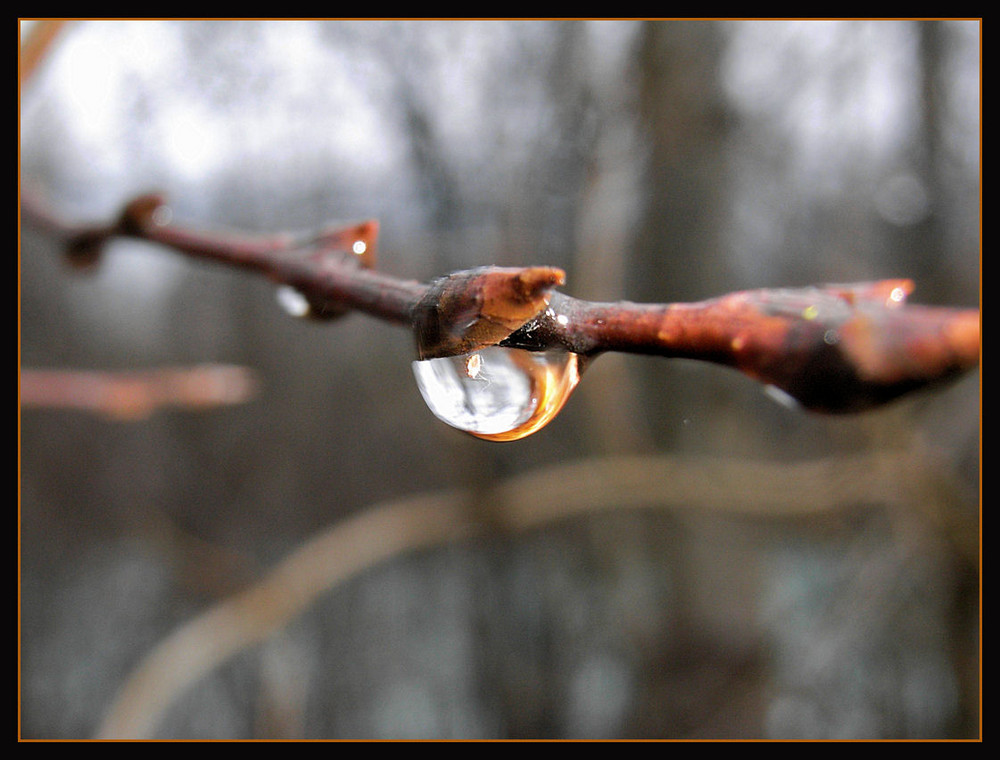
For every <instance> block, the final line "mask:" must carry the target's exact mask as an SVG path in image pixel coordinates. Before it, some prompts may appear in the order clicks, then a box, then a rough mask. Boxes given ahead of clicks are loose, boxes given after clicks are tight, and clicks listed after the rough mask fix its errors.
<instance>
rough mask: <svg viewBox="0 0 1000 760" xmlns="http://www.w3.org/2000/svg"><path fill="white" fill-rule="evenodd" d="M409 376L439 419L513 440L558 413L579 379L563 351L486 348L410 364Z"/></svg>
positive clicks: (576, 363) (473, 431)
mask: <svg viewBox="0 0 1000 760" xmlns="http://www.w3.org/2000/svg"><path fill="white" fill-rule="evenodd" d="M413 374H414V375H415V376H416V378H417V386H418V387H419V388H420V393H421V394H422V395H423V397H424V401H426V402H427V406H429V407H430V410H431V411H432V412H433V413H434V415H435V416H436V417H437V418H438V419H440V420H442V421H444V422H447V423H448V424H449V425H451V426H452V427H455V428H458V429H459V430H464V431H465V432H467V433H471V434H472V435H474V436H477V437H479V438H485V439H487V440H491V441H514V440H517V439H518V438H524V437H525V436H528V435H531V434H532V433H534V432H535V431H536V430H540V429H541V428H543V427H544V426H545V425H547V424H548V423H549V421H550V420H551V419H552V418H553V417H555V416H556V414H558V413H559V410H560V409H562V407H563V404H565V403H566V399H568V398H569V396H570V394H571V393H572V392H573V389H574V388H575V387H576V384H577V383H578V382H579V381H580V363H579V357H578V356H577V355H576V354H573V353H569V352H567V351H524V350H521V349H517V348H501V347H500V346H489V347H486V348H481V349H479V350H477V351H473V352H472V353H468V354H462V355H460V356H448V357H444V358H440V359H427V360H425V361H416V362H413Z"/></svg>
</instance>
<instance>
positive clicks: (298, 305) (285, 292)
mask: <svg viewBox="0 0 1000 760" xmlns="http://www.w3.org/2000/svg"><path fill="white" fill-rule="evenodd" d="M274 297H275V298H276V299H277V301H278V305H279V306H280V307H281V308H282V309H283V310H284V311H285V312H286V313H288V314H291V315H292V316H293V317H308V316H309V312H310V310H311V309H310V306H309V300H308V299H307V298H306V297H305V296H304V295H302V293H301V292H299V291H298V290H296V289H295V288H293V287H292V286H291V285H279V286H278V288H277V289H276V290H275V291H274Z"/></svg>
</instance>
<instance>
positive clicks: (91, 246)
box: [22, 195, 980, 413]
mask: <svg viewBox="0 0 1000 760" xmlns="http://www.w3.org/2000/svg"><path fill="white" fill-rule="evenodd" d="M22 211H23V215H24V218H25V220H26V221H29V222H31V223H34V224H35V225H36V226H39V227H41V228H43V229H45V230H48V231H49V232H50V233H52V234H55V235H58V236H61V237H62V238H63V240H64V242H65V244H66V253H67V256H68V258H69V260H70V261H71V262H73V263H75V264H77V265H81V266H91V265H93V264H95V263H96V262H97V260H98V259H99V258H100V254H101V251H102V249H103V247H104V245H105V243H106V242H108V241H109V240H111V239H112V238H114V237H132V238H138V239H142V240H146V241H149V242H152V243H158V244H160V245H163V246H166V247H169V248H172V249H174V250H176V251H179V252H180V253H183V254H186V255H188V256H191V257H193V258H201V259H208V260H211V261H215V262H218V263H222V264H226V265H229V266H235V267H239V268H243V269H248V270H251V271H254V272H256V273H258V274H262V275H264V276H266V277H268V278H269V279H271V280H272V281H274V282H276V283H281V284H282V285H285V286H289V287H291V288H293V289H294V290H296V291H298V293H299V294H300V295H301V296H302V297H303V298H304V299H305V301H306V303H307V304H308V307H309V308H308V312H309V314H310V316H312V317H315V318H321V319H323V318H333V317H337V316H340V315H342V314H344V313H346V312H348V311H352V310H353V311H360V312H364V313H366V314H368V315H370V316H373V317H376V318H378V319H382V320H386V321H389V322H393V323H397V324H402V325H408V326H410V327H411V329H413V330H414V335H415V338H416V343H417V351H418V354H419V356H420V358H421V359H429V358H439V357H446V356H456V355H461V354H466V353H469V352H473V351H476V350H478V349H480V348H483V347H486V346H492V345H501V346H504V347H509V348H519V349H526V350H528V351H536V352H537V351H548V350H551V349H554V348H559V349H564V350H567V351H570V352H572V353H574V354H577V355H579V357H580V358H581V366H585V365H586V362H587V361H589V360H591V359H593V358H594V357H596V356H598V355H599V354H601V353H604V352H608V351H619V352H628V353H636V354H647V355H655V356H663V357H671V358H678V357H679V358H690V359H698V360H702V361H707V362H712V363H715V364H720V365H723V366H727V367H731V368H734V369H737V370H739V371H741V372H743V373H744V374H746V375H748V376H749V377H751V378H753V379H755V380H757V381H759V382H761V383H764V384H766V385H770V386H774V387H776V388H778V389H780V390H782V391H784V392H785V393H786V394H788V395H789V396H791V397H792V398H794V399H795V400H797V401H798V402H799V403H800V404H802V405H803V406H804V407H806V408H808V409H811V410H814V411H821V412H834V413H837V412H857V411H862V410H866V409H869V408H872V407H874V406H877V405H880V404H883V403H886V402H888V401H891V400H893V399H895V398H897V397H899V396H901V395H903V394H905V393H908V392H910V391H913V390H916V389H918V388H922V387H925V386H927V385H930V384H932V383H936V382H939V381H942V380H945V379H948V378H951V377H954V376H955V375H957V374H959V373H961V372H964V371H967V370H970V369H972V368H974V367H975V366H977V365H978V363H979V352H980V313H979V310H978V309H959V308H947V307H926V306H913V305H908V304H907V303H906V298H907V296H908V295H909V294H910V292H912V290H913V283H912V282H910V281H909V280H905V279H900V280H886V281H882V282H874V283H862V284H853V285H826V286H818V287H809V288H801V289H765V290H754V291H745V292H739V293H732V294H729V295H725V296H722V297H719V298H715V299H711V300H708V301H703V302H700V303H689V304H636V303H630V302H617V303H594V302H589V301H583V300H580V299H577V298H573V297H571V296H568V295H565V294H563V293H561V292H558V291H557V290H555V288H556V287H557V286H559V285H562V284H563V282H564V279H565V277H564V274H563V272H562V271H561V270H559V269H556V268H554V267H544V266H543V267H526V268H516V269H512V268H500V267H484V268H481V269H474V270H469V271H465V272H457V273H454V274H451V275H448V276H446V277H442V278H440V279H438V280H435V281H434V282H432V283H430V284H423V283H419V282H415V281H408V280H400V279H398V278H395V277H392V276H390V275H387V274H383V273H381V272H378V271H375V269H374V263H375V257H374V251H375V245H376V239H377V235H378V223H377V222H375V221H368V222H363V223H361V224H358V225H354V226H348V227H338V228H330V229H325V230H321V231H320V232H319V233H317V234H315V235H311V236H293V235H279V236H271V237H255V238H247V237H243V236H238V235H233V234H230V233H224V234H211V233H204V232H198V231H193V230H189V229H186V228H184V227H181V226H177V225H174V224H171V223H170V222H169V221H166V220H165V217H166V216H167V214H165V213H164V212H165V211H166V207H165V205H164V201H163V199H162V198H161V197H160V196H158V195H147V196H141V197H139V198H136V199H135V200H133V201H132V202H130V203H128V204H127V205H126V206H125V208H124V209H123V211H122V213H121V214H120V216H119V218H118V219H117V220H115V221H114V222H112V223H110V224H107V225H97V226H94V225H90V226H79V225H70V224H66V223H64V222H63V221H61V220H60V219H58V218H57V217H56V216H55V215H53V214H51V213H50V212H49V211H48V210H47V209H46V208H45V207H44V205H42V204H40V203H39V202H38V201H37V199H34V198H31V197H27V196H26V197H24V198H22ZM470 371H471V370H470ZM470 377H474V375H471V374H470Z"/></svg>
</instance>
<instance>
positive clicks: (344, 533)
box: [98, 446, 977, 739]
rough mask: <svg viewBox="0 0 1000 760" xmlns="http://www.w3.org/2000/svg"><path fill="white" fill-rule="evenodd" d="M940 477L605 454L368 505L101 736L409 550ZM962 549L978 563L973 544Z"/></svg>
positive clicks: (197, 637)
mask: <svg viewBox="0 0 1000 760" xmlns="http://www.w3.org/2000/svg"><path fill="white" fill-rule="evenodd" d="M933 469H934V468H933V466H932V464H931V461H930V459H929V458H928V457H926V456H925V453H924V452H923V450H922V448H921V447H919V446H918V447H916V448H914V449H911V450H903V451H884V452H881V453H880V454H879V455H877V456H872V453H871V452H864V453H861V454H857V455H848V456H840V457H834V458H830V459H826V460H817V461H813V462H797V463H779V462H764V461H758V462H751V461H745V460H732V459H706V458H679V457H673V456H652V457H609V458H602V459H589V460H582V461H577V462H569V463H566V464H561V465H557V466H554V467H546V468H541V469H539V470H537V471H534V472H529V473H525V474H523V475H520V476H517V477H514V478H510V479H507V480H503V481H500V482H498V483H496V484H490V486H489V487H488V488H486V489H485V490H484V491H479V490H477V491H475V492H469V491H463V490H461V489H452V490H447V491H439V492H433V493H427V494H420V495H415V496H409V497H406V498H403V499H399V500H396V501H390V502H386V503H383V504H378V505H374V506H371V507H369V508H367V509H365V510H364V511H362V512H360V513H359V514H357V515H355V516H352V517H349V518H347V519H345V520H343V521H342V522H340V523H337V524H335V525H332V526H331V527H330V528H328V529H327V530H325V531H323V532H321V533H319V534H317V535H316V536H315V537H314V538H312V539H311V540H309V541H308V542H306V543H304V544H303V545H302V546H300V547H299V548H298V549H296V550H295V551H294V552H292V553H291V554H290V555H289V556H288V557H287V558H286V559H285V560H284V561H282V562H281V563H280V564H279V565H278V566H276V567H275V568H274V569H273V570H272V571H271V572H270V573H268V575H267V576H266V577H264V578H263V579H262V580H260V581H259V582H258V583H256V584H254V585H252V586H250V587H249V588H247V589H246V590H245V591H243V592H241V593H239V594H236V595H234V596H232V597H230V598H228V599H226V600H224V601H222V602H221V603H219V604H217V605H215V606H214V607H212V608H211V609H209V610H207V611H206V612H204V613H203V614H201V615H200V616H198V617H197V618H194V619H193V620H191V621H190V622H188V623H186V624H185V625H183V626H182V627H180V628H178V629H177V630H176V631H174V632H173V633H172V634H170V635H169V636H168V637H166V638H165V639H163V640H162V641H161V642H160V644H159V645H158V646H157V647H156V648H155V649H154V650H153V651H152V652H150V653H149V655H148V656H147V657H146V658H145V659H144V660H143V661H142V662H140V664H139V665H138V667H137V668H136V669H135V670H134V671H133V672H132V673H131V675H130V676H129V678H128V679H127V680H126V682H125V683H124V684H123V685H122V688H121V689H120V690H119V692H118V694H117V695H116V698H115V700H114V703H113V704H112V705H111V707H110V709H109V710H108V712H107V714H106V715H105V719H104V722H103V724H102V726H101V727H100V729H99V732H98V736H99V737H100V738H103V739H141V738H148V737H151V736H152V735H154V733H155V731H156V729H157V726H158V725H159V723H160V720H161V719H162V716H163V715H164V713H165V712H166V710H167V708H169V707H170V705H171V704H173V703H174V702H175V701H176V700H177V699H178V698H179V697H180V696H181V695H182V694H183V693H184V692H186V691H187V690H188V689H189V688H190V687H191V686H193V685H194V684H195V683H196V682H197V681H198V680H200V679H201V678H202V677H204V676H205V675H207V674H208V673H210V672H212V671H213V670H214V669H215V668H217V667H218V666H219V665H220V664H222V663H223V662H225V661H227V660H228V659H229V658H230V657H232V656H234V655H235V654H236V653H238V652H240V651H242V650H244V649H246V648H247V647H250V646H254V645H256V644H259V643H261V642H262V641H264V640H266V639H267V638H268V637H270V636H272V635H273V634H274V633H276V632H277V631H279V630H281V629H282V628H284V627H285V626H287V625H288V624H289V622H291V621H292V620H293V619H295V618H296V617H297V616H298V615H301V614H302V613H303V612H304V611H305V610H307V609H308V608H309V607H310V606H311V605H312V604H314V603H315V602H316V600H317V599H318V598H319V597H320V596H321V595H322V594H325V593H327V592H329V591H330V590H331V589H333V588H334V587H336V586H337V585H338V584H340V583H342V582H344V581H346V580H348V579H350V578H352V577H354V576H355V575H357V574H358V573H360V572H361V571H363V570H365V569H367V568H370V567H372V566H374V565H376V564H378V563H381V562H384V561H387V560H389V559H391V558H393V557H398V556H401V555H403V554H405V553H406V552H410V551H417V550H420V549H426V548H431V547H436V546H441V545H444V544H447V543H448V542H451V541H460V540H463V539H466V538H468V537H470V536H474V535H477V534H481V533H482V532H483V531H484V530H501V531H511V532H519V531H529V530H537V529H540V528H542V527H544V526H548V525H553V524H555V523H557V522H559V521H561V520H568V519H572V518H578V517H581V516H584V515H588V514H594V513H597V512H601V511H604V510H621V509H625V510H628V509H636V508H651V509H667V510H690V511H692V512H694V513H704V512H705V511H706V510H710V511H714V512H715V513H716V514H721V515H727V516H729V517H733V518H742V519H752V520H760V519H763V520H782V519H784V520H798V519H800V518H811V519H812V520H817V519H820V518H822V517H824V516H826V517H835V516H836V515H837V514H838V513H839V512H840V511H841V510H847V509H851V508H856V507H858V506H859V505H880V506H881V507H884V508H889V509H892V508H895V507H906V508H910V507H912V503H913V501H914V494H918V493H920V492H921V489H922V488H924V487H925V481H926V480H927V479H928V478H930V477H932V475H931V472H932V470H933ZM914 473H916V476H914ZM804 493H808V494H809V495H810V497H809V498H808V499H804V498H802V494H804ZM484 498H485V499H488V500H489V502H490V505H491V506H492V507H495V508H494V509H491V510H490V512H489V520H490V522H489V524H484V523H483V522H481V521H480V518H481V517H482V515H483V512H482V509H479V508H476V507H475V506H474V505H473V502H474V500H476V499H484ZM813 524H815V523H813ZM958 548H959V549H968V550H969V551H970V552H971V553H973V554H975V553H976V552H977V543H976V542H975V541H972V542H971V543H967V544H966V545H965V546H960V547H958ZM972 561H975V560H974V559H973V560H972Z"/></svg>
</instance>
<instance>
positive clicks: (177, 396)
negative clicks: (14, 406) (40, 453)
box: [18, 364, 257, 421]
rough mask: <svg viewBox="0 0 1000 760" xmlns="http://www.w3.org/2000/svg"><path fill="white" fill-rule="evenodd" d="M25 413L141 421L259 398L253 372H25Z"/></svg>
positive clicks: (217, 367)
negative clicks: (163, 411)
mask: <svg viewBox="0 0 1000 760" xmlns="http://www.w3.org/2000/svg"><path fill="white" fill-rule="evenodd" d="M19 380H20V385H19V386H18V390H19V400H20V402H21V407H22V408H32V407H34V408H42V409H75V410H79V411H88V412H94V413H96V414H100V415H103V416H105V417H109V418H111V419H115V420H122V421H135V420H144V419H147V418H148V417H150V416H151V415H152V414H153V413H154V412H155V411H157V410H158V409H160V408H164V407H176V408H181V409H188V410H203V409H208V408H212V407H216V406H223V405H230V404H242V403H244V402H246V401H248V400H249V399H250V398H252V397H253V396H254V395H255V392H256V387H257V379H256V377H255V375H254V373H253V372H251V371H250V370H248V369H246V368H244V367H239V366H232V365H221V364H206V365H202V366H199V367H174V368H165V369H157V370H146V371H140V372H87V371H70V370H43V369H24V370H21V373H20V376H19Z"/></svg>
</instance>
